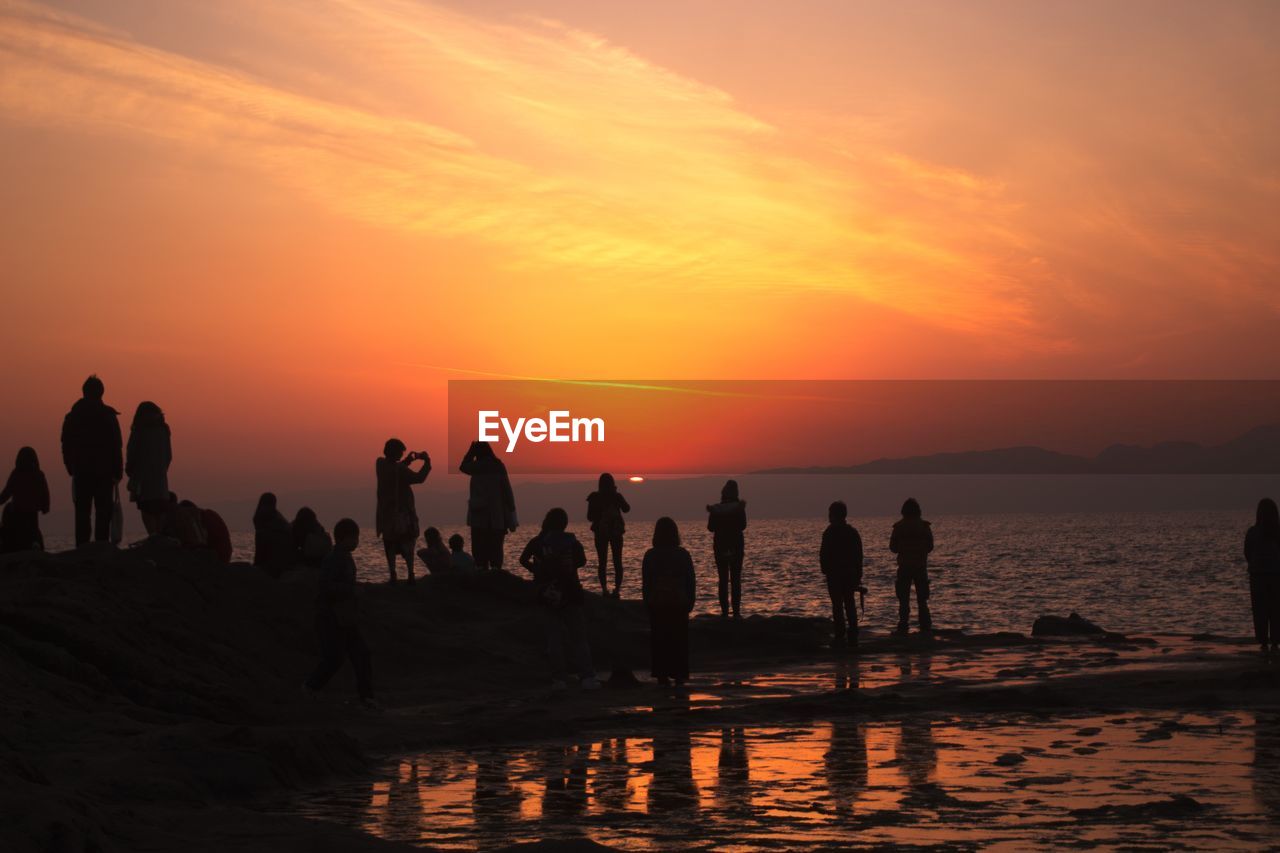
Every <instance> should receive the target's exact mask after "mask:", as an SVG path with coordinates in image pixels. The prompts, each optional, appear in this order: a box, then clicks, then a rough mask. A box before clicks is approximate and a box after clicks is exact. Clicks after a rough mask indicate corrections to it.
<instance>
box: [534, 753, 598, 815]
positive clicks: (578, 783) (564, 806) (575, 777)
mask: <svg viewBox="0 0 1280 853" xmlns="http://www.w3.org/2000/svg"><path fill="white" fill-rule="evenodd" d="M590 752H591V747H590V746H589V745H587V744H582V745H580V746H551V747H547V748H546V749H544V750H543V751H542V763H543V772H544V777H545V779H546V793H545V795H544V796H543V799H542V820H543V821H544V822H548V823H554V824H557V825H561V826H563V825H564V819H565V818H578V817H581V816H582V815H583V814H584V813H585V812H586V810H587V757H588V755H589V754H590Z"/></svg>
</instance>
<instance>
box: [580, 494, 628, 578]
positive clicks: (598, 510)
mask: <svg viewBox="0 0 1280 853" xmlns="http://www.w3.org/2000/svg"><path fill="white" fill-rule="evenodd" d="M626 512H631V505H630V504H629V503H627V499H626V498H624V497H623V496H622V493H621V492H619V491H618V484H617V483H616V482H615V481H614V479H613V475H612V474H608V473H606V474H601V475H600V481H599V484H598V485H597V487H596V490H595V491H594V492H592V493H591V494H589V495H587V521H589V522H591V532H592V533H594V534H595V540H596V560H597V561H598V564H599V567H600V594H601V595H603V596H606V597H607V596H609V586H608V583H607V582H606V581H607V579H608V576H609V572H608V568H607V567H608V562H607V558H608V556H609V552H610V551H612V552H613V598H621V596H622V534H623V533H624V532H625V530H626V522H625V521H624V520H623V518H622V514H623V513H626Z"/></svg>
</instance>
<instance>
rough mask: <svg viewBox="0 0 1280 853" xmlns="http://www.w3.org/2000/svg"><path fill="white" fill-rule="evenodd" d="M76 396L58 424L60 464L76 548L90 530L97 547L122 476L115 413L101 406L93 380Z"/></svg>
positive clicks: (97, 383) (108, 522)
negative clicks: (72, 516)
mask: <svg viewBox="0 0 1280 853" xmlns="http://www.w3.org/2000/svg"><path fill="white" fill-rule="evenodd" d="M81 390H82V393H83V394H84V396H83V397H81V398H80V399H79V400H77V401H76V403H75V405H74V406H72V407H71V411H70V412H68V413H67V416H66V417H65V418H64V419H63V421H62V462H63V464H64V465H66V467H67V473H68V474H70V475H71V498H72V502H73V503H74V504H75V511H76V547H77V548H78V547H80V546H81V545H83V544H85V543H86V542H88V541H89V534H90V530H91V529H92V533H93V539H94V540H95V541H97V542H106V541H107V540H109V539H110V538H111V515H112V513H113V512H114V509H115V496H114V490H115V486H116V484H117V483H119V482H120V479H121V477H123V476H124V452H123V444H124V442H123V439H122V438H121V435H120V413H119V412H117V411H116V410H115V409H113V408H111V407H110V406H108V405H107V404H106V403H104V402H102V395H103V385H102V380H101V379H99V378H98V377H97V376H90V377H89V378H88V379H86V380H85V381H84V386H83V388H82V389H81ZM91 522H92V525H91Z"/></svg>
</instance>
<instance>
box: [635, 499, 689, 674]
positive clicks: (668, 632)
mask: <svg viewBox="0 0 1280 853" xmlns="http://www.w3.org/2000/svg"><path fill="white" fill-rule="evenodd" d="M640 576H641V584H642V593H643V596H644V604H645V607H646V608H647V609H648V611H649V648H650V654H651V658H652V666H653V677H654V678H656V679H658V683H659V684H661V685H662V686H663V687H666V686H667V685H668V684H670V683H671V682H672V681H674V682H675V683H676V684H684V683H685V681H687V680H688V678H689V612H690V611H691V610H693V602H694V596H695V594H696V592H695V591H696V588H697V587H696V580H695V578H694V573H693V558H692V557H690V556H689V552H688V551H686V550H685V549H684V548H681V547H680V528H679V527H677V526H676V523H675V522H674V521H672V520H671V519H670V518H667V517H666V516H663V517H662V518H660V519H658V522H657V523H656V524H655V525H654V526H653V547H652V548H650V549H649V550H648V551H646V552H645V555H644V563H643V565H642V567H641V570H640Z"/></svg>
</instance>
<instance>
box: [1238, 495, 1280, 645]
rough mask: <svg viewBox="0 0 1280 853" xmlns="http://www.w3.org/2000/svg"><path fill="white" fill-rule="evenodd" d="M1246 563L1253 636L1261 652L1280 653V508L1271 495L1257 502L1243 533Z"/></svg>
mask: <svg viewBox="0 0 1280 853" xmlns="http://www.w3.org/2000/svg"><path fill="white" fill-rule="evenodd" d="M1244 558H1245V560H1246V561H1248V564H1249V600H1250V603H1251V604H1252V610H1253V637H1254V639H1255V640H1257V642H1258V646H1259V647H1261V649H1262V653H1263V654H1264V655H1275V654H1277V653H1278V652H1280V511H1277V509H1276V502H1275V501H1274V500H1272V499H1271V498H1263V499H1262V500H1260V501H1258V510H1257V514H1256V516H1255V520H1254V525H1253V526H1252V527H1250V528H1249V530H1248V532H1247V533H1245V535H1244Z"/></svg>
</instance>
